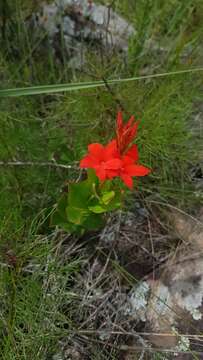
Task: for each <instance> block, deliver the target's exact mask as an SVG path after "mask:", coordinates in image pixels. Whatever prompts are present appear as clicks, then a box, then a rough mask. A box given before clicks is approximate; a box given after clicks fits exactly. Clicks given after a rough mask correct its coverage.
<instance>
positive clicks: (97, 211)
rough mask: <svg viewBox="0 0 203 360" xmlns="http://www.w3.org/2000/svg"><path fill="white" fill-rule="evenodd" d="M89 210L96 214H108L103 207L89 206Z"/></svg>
mask: <svg viewBox="0 0 203 360" xmlns="http://www.w3.org/2000/svg"><path fill="white" fill-rule="evenodd" d="M88 209H89V210H90V211H92V212H93V213H95V214H102V213H104V212H106V209H105V208H104V207H103V206H101V205H95V206H89V207H88Z"/></svg>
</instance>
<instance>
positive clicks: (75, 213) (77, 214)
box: [66, 206, 88, 225]
mask: <svg viewBox="0 0 203 360" xmlns="http://www.w3.org/2000/svg"><path fill="white" fill-rule="evenodd" d="M66 214H67V217H68V220H69V221H70V222H72V223H74V224H77V225H82V223H83V222H84V220H85V219H86V217H87V215H88V211H86V210H85V209H83V208H78V207H73V206H67V208H66Z"/></svg>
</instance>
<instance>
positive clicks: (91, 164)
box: [80, 155, 99, 168]
mask: <svg viewBox="0 0 203 360" xmlns="http://www.w3.org/2000/svg"><path fill="white" fill-rule="evenodd" d="M98 164H99V162H98V160H97V159H94V158H93V157H92V156H90V155H87V156H85V157H84V158H83V159H82V160H81V161H80V167H81V168H95V166H98Z"/></svg>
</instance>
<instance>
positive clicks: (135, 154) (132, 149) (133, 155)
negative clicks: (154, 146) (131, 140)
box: [125, 144, 139, 161]
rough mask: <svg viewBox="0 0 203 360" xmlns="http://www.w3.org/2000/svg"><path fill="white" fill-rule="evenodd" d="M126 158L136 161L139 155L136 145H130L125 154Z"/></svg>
mask: <svg viewBox="0 0 203 360" xmlns="http://www.w3.org/2000/svg"><path fill="white" fill-rule="evenodd" d="M125 155H126V156H128V157H130V158H132V159H133V160H134V161H138V159H139V154H138V148H137V145H135V144H134V145H132V146H131V147H130V149H129V150H128V151H127V152H126V154H125Z"/></svg>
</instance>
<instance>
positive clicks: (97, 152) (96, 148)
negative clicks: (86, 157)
mask: <svg viewBox="0 0 203 360" xmlns="http://www.w3.org/2000/svg"><path fill="white" fill-rule="evenodd" d="M88 150H89V153H90V155H92V156H94V157H95V158H97V159H98V160H100V161H101V160H102V159H103V154H104V146H103V145H102V144H98V143H94V144H90V145H89V146H88Z"/></svg>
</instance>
